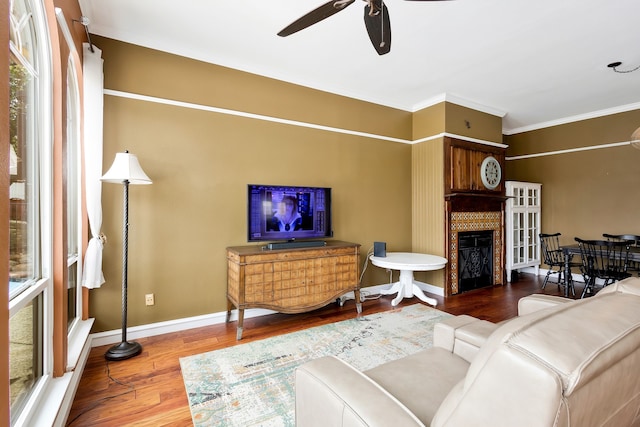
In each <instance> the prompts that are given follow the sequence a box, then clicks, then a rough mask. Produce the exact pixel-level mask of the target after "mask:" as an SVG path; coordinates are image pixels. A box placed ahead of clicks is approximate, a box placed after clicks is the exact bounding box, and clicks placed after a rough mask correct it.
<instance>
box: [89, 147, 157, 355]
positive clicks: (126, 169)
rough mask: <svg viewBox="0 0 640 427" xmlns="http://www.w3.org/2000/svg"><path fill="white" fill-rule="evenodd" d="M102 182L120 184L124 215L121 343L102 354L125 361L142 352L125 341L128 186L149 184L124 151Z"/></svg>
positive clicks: (135, 344) (140, 168)
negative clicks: (122, 192)
mask: <svg viewBox="0 0 640 427" xmlns="http://www.w3.org/2000/svg"><path fill="white" fill-rule="evenodd" d="M101 181H102V182H110V183H113V184H122V186H123V187H124V201H123V203H124V204H123V206H124V215H123V220H122V342H120V344H116V345H114V346H113V347H111V348H110V349H109V350H107V352H106V353H105V354H104V357H105V358H106V359H107V360H125V359H129V358H131V357H133V356H137V355H138V354H140V353H141V352H142V346H141V345H140V344H139V343H137V342H135V341H127V262H128V256H129V248H128V246H129V184H133V185H137V184H151V179H150V178H149V177H148V176H147V174H145V173H144V171H143V170H142V167H140V163H138V158H137V157H136V156H135V155H134V154H131V153H129V152H128V151H125V152H124V153H116V158H115V160H114V161H113V164H112V165H111V168H110V169H109V170H108V171H107V173H105V174H104V175H103V177H102V178H101Z"/></svg>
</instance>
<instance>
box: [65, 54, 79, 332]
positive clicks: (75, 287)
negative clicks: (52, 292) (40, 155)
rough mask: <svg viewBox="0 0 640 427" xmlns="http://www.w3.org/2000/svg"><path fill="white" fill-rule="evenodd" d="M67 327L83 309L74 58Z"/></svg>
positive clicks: (69, 92) (69, 106)
mask: <svg viewBox="0 0 640 427" xmlns="http://www.w3.org/2000/svg"><path fill="white" fill-rule="evenodd" d="M66 107H67V159H66V160H67V168H66V170H67V269H68V272H67V277H68V283H67V327H68V330H69V333H71V331H72V330H73V327H74V325H75V324H76V323H77V321H78V313H81V310H82V292H81V289H80V288H79V284H80V282H81V281H80V277H81V274H82V262H81V248H82V245H81V244H80V238H81V236H82V233H81V228H80V225H81V221H80V217H81V212H80V200H81V193H80V191H81V186H80V170H81V167H80V165H81V163H80V162H81V159H80V95H79V90H78V77H77V75H76V68H75V63H74V60H73V56H71V55H70V56H69V61H68V63H67V106H66Z"/></svg>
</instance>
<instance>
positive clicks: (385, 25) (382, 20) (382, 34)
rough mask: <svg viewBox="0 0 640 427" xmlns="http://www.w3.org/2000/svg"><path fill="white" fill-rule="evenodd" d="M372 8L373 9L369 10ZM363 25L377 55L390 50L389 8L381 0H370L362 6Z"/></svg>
mask: <svg viewBox="0 0 640 427" xmlns="http://www.w3.org/2000/svg"><path fill="white" fill-rule="evenodd" d="M372 8H373V11H372V10H371V9H372ZM364 25H365V26H366V27H367V33H368V34H369V40H371V44H373V48H374V49H375V50H376V52H378V55H384V54H386V53H389V51H391V22H390V21H389V10H388V9H387V5H386V4H384V1H383V0H371V2H370V3H367V5H366V6H365V7H364Z"/></svg>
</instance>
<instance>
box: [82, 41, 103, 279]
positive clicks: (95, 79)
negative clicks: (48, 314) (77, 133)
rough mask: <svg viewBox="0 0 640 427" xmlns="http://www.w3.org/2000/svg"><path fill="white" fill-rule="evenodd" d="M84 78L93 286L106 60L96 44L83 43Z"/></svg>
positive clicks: (87, 269) (97, 274)
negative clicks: (104, 63) (91, 45)
mask: <svg viewBox="0 0 640 427" xmlns="http://www.w3.org/2000/svg"><path fill="white" fill-rule="evenodd" d="M82 52H83V62H84V64H83V77H84V170H85V180H86V183H85V185H86V199H87V216H88V217H89V228H90V229H91V240H90V241H89V246H88V247H87V253H86V254H85V258H84V269H83V270H82V271H83V273H82V286H84V287H87V288H90V289H93V288H99V287H100V286H101V285H102V284H103V283H104V276H103V274H102V248H103V245H104V236H103V235H102V234H101V232H100V229H101V228H102V182H101V181H100V177H101V176H102V110H103V87H104V76H103V60H102V51H101V50H100V49H98V48H97V47H96V46H95V45H94V46H93V52H91V49H90V46H89V44H88V43H84V44H83V45H82Z"/></svg>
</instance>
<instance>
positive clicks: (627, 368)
mask: <svg viewBox="0 0 640 427" xmlns="http://www.w3.org/2000/svg"><path fill="white" fill-rule="evenodd" d="M518 312H519V315H518V317H516V318H513V319H511V320H508V321H506V322H503V323H501V324H499V325H495V324H493V323H490V322H486V321H481V320H477V319H474V318H472V317H470V316H457V317H453V318H451V319H448V320H447V321H446V322H444V323H440V324H438V325H436V327H435V329H434V342H433V344H434V345H433V347H432V348H430V349H428V350H424V351H422V352H419V353H417V354H414V355H411V356H408V357H405V358H402V359H399V360H396V361H393V362H389V363H386V364H384V365H382V366H379V367H376V368H374V369H372V370H369V371H367V372H359V371H357V370H355V369H354V368H352V367H351V366H349V365H347V364H346V363H344V362H342V361H340V360H339V359H337V358H334V357H325V358H320V359H317V360H314V361H311V362H309V363H307V364H305V365H303V366H301V367H300V368H298V370H297V371H296V383H295V387H296V425H297V427H312V426H313V427H315V426H318V427H334V426H349V427H351V426H380V427H403V426H456V427H472V426H491V427H496V426H504V427H536V426H576V427H588V426H608V427H622V426H640V279H639V278H630V279H626V280H623V281H621V282H617V283H614V284H612V285H609V286H608V287H606V288H604V289H603V290H602V291H600V292H599V293H598V294H597V295H596V296H594V297H591V298H587V299H583V300H575V301H574V300H565V299H563V298H558V297H550V296H545V295H532V296H529V297H525V298H523V299H521V300H520V301H519V306H518Z"/></svg>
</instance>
